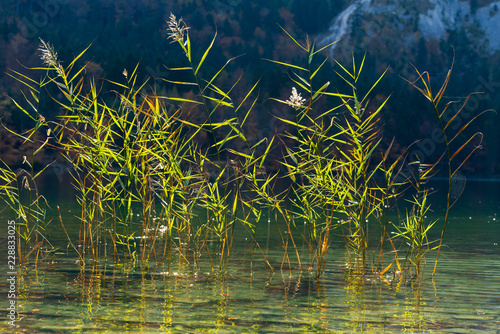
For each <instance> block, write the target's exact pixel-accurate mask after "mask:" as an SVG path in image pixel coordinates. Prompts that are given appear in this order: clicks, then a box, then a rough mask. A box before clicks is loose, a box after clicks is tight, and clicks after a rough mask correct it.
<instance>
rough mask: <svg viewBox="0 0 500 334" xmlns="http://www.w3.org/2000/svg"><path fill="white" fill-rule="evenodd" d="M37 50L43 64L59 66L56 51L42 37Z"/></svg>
mask: <svg viewBox="0 0 500 334" xmlns="http://www.w3.org/2000/svg"><path fill="white" fill-rule="evenodd" d="M38 51H40V58H41V59H42V61H43V64H44V65H46V66H50V67H57V68H59V61H58V60H57V52H56V51H55V50H54V46H52V45H51V44H50V43H46V42H45V41H44V40H43V39H41V38H40V46H39V47H38Z"/></svg>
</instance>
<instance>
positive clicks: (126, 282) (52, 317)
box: [0, 182, 500, 333]
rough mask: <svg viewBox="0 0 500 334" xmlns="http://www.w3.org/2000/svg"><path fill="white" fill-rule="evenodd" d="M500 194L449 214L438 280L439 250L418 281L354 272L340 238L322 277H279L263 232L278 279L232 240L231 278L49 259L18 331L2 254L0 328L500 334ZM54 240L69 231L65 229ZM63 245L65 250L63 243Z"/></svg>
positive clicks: (481, 195) (473, 197) (27, 292)
mask: <svg viewBox="0 0 500 334" xmlns="http://www.w3.org/2000/svg"><path fill="white" fill-rule="evenodd" d="M499 187H500V183H492V182H489V183H482V182H481V183H480V182H478V183H475V184H472V185H469V189H470V190H469V191H468V192H466V193H465V194H464V197H463V198H461V199H460V202H459V203H458V204H457V207H456V208H455V211H454V213H453V214H452V217H451V218H450V222H449V227H448V231H447V236H446V247H445V248H443V251H442V254H441V257H440V262H439V266H438V273H437V275H436V276H435V277H434V278H433V277H432V276H431V273H432V267H433V260H434V256H435V254H434V253H429V254H428V255H427V259H428V264H427V266H426V268H425V274H424V276H423V278H422V281H421V283H420V284H416V282H407V283H400V284H396V283H394V282H391V280H390V277H387V278H386V279H381V278H379V277H377V276H371V275H369V276H366V277H364V278H359V277H352V276H349V275H348V274H347V272H346V266H345V264H346V261H347V260H346V254H345V251H344V248H343V242H342V240H341V239H340V238H338V237H337V238H336V240H335V241H334V242H333V244H332V245H331V247H330V249H329V254H328V263H327V266H326V270H325V274H324V276H323V277H322V278H321V279H319V280H317V279H316V278H315V277H314V275H313V274H310V273H309V272H308V271H307V270H306V271H302V272H300V271H298V270H293V271H289V270H283V271H280V264H281V261H282V257H283V249H282V245H281V243H280V242H277V240H276V239H275V238H273V236H271V237H270V238H269V239H267V235H266V233H264V232H265V231H266V228H265V226H264V228H263V230H264V232H263V233H262V240H261V241H260V244H261V246H262V250H263V252H264V253H265V254H266V256H267V258H268V259H269V262H270V263H271V265H272V266H273V268H274V272H272V271H271V270H269V268H268V266H267V265H266V263H265V261H264V260H263V257H262V256H260V255H259V254H258V252H256V253H255V260H254V263H253V267H251V265H250V254H249V250H248V247H247V246H248V245H247V244H246V243H245V240H244V237H243V238H241V239H242V240H241V243H239V244H236V245H234V249H235V251H234V253H233V254H232V255H231V260H230V263H229V266H228V268H229V269H228V271H227V273H226V274H219V273H214V272H212V271H211V270H210V268H209V266H208V265H207V262H206V261H203V260H206V258H201V263H202V264H201V266H200V268H195V266H194V265H193V264H192V263H186V262H185V261H180V260H179V259H172V261H170V262H168V261H166V262H164V263H163V264H161V265H156V266H155V265H152V264H151V265H150V266H149V267H147V268H144V269H141V266H140V265H138V264H135V265H134V264H131V263H128V264H120V265H116V264H113V263H112V261H108V262H107V263H105V262H103V263H101V264H100V265H99V266H97V267H92V266H86V267H80V266H79V265H78V264H77V263H76V258H71V257H67V256H65V255H62V254H60V255H55V256H51V257H46V258H44V260H43V261H42V262H41V263H40V264H39V266H38V267H37V268H34V267H32V266H31V267H28V268H27V269H26V270H25V272H24V274H23V275H18V276H17V282H16V284H17V288H18V290H19V295H18V298H17V306H18V314H19V318H18V319H17V320H16V322H15V324H16V328H15V329H13V328H12V327H11V326H9V325H8V324H7V317H6V307H7V303H8V300H7V298H6V297H5V296H6V293H7V292H6V291H7V290H8V286H7V284H6V283H5V282H6V279H4V277H5V275H4V274H3V273H6V272H7V271H8V269H7V268H6V264H7V263H6V261H5V260H3V257H4V256H2V261H3V262H2V263H0V272H2V281H1V282H0V289H1V291H0V292H1V294H0V296H1V297H0V308H1V313H0V316H1V318H0V331H5V332H7V333H9V332H12V333H13V332H15V331H17V332H20V333H85V332H96V333H99V332H102V333H198V332H213V333H315V332H319V333H322V332H335V333H338V332H366V333H381V332H382V333H400V332H405V331H406V332H410V333H412V332H417V333H420V332H422V333H423V332H425V333H434V332H435V333H437V332H439V333H442V332H444V333H475V332H478V333H479V332H481V333H499V332H500V248H499V247H500V246H499V245H498V244H500V215H498V213H499V211H500V210H499V205H500V202H499V192H498V188H499ZM439 205H440V204H439V202H437V204H436V208H435V210H436V214H439V213H440V208H439ZM436 233H438V232H436ZM53 235H54V238H56V237H57V236H60V235H61V234H60V231H59V229H58V228H57V226H54V231H53ZM56 239H57V238H56ZM5 244H6V243H5V242H2V243H1V244H0V247H2V254H3V249H5ZM59 247H60V249H61V250H62V251H65V249H66V244H65V243H64V242H61V245H59ZM291 259H293V258H292V256H291Z"/></svg>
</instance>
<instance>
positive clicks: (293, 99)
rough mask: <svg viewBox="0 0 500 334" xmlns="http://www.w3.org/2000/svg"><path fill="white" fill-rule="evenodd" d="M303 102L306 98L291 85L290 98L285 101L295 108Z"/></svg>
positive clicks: (298, 107)
mask: <svg viewBox="0 0 500 334" xmlns="http://www.w3.org/2000/svg"><path fill="white" fill-rule="evenodd" d="M304 102H306V99H304V98H303V97H302V96H300V93H297V89H296V88H295V87H292V95H290V98H289V99H288V100H287V101H286V103H287V104H288V105H289V106H291V107H293V108H294V109H295V110H297V109H300V107H302V106H303V105H304Z"/></svg>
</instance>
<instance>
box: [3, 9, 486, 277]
mask: <svg viewBox="0 0 500 334" xmlns="http://www.w3.org/2000/svg"><path fill="white" fill-rule="evenodd" d="M168 27H169V28H168V34H169V39H171V40H172V42H173V43H174V44H175V45H176V47H177V48H178V50H179V52H180V55H181V57H179V59H180V61H179V62H180V63H179V65H178V67H175V68H170V69H169V71H171V73H172V76H171V78H179V79H172V80H164V81H165V84H166V85H167V86H168V87H169V88H173V87H182V88H183V89H184V91H189V94H186V95H180V96H172V95H169V94H166V95H165V96H162V95H159V94H158V93H157V89H156V87H155V86H154V85H152V86H151V85H149V83H148V80H146V81H145V82H139V81H138V76H137V72H138V67H139V64H138V65H137V66H136V67H135V68H134V69H133V70H132V71H131V72H130V73H129V72H128V71H127V70H126V69H125V70H124V71H123V78H122V81H120V82H114V81H107V82H106V84H107V85H110V87H111V88H110V90H109V91H108V92H106V93H107V94H103V93H102V87H103V86H102V83H101V82H102V81H100V80H97V79H96V78H88V77H87V73H86V66H87V65H86V64H84V65H79V63H80V61H79V60H80V59H81V58H82V57H83V55H84V54H85V53H86V52H87V50H88V49H89V48H90V46H89V47H87V48H86V49H85V50H83V51H82V52H81V53H80V54H79V55H77V56H76V57H75V58H74V59H73V60H72V61H71V62H70V63H69V64H68V65H66V66H63V65H62V64H63V63H62V62H61V61H60V60H59V59H58V56H57V53H56V51H55V49H54V47H53V46H52V45H50V44H48V43H46V42H44V41H41V45H40V52H41V55H42V61H43V64H44V67H42V68H35V69H32V70H42V71H43V73H44V75H43V77H42V79H41V80H40V81H35V80H33V79H30V78H29V77H28V76H25V75H23V74H20V73H17V72H14V73H12V74H11V75H12V76H13V77H15V78H16V79H17V80H19V81H20V82H21V83H23V84H24V86H25V87H26V89H27V91H28V94H25V100H26V103H27V104H28V105H29V106H30V108H31V109H30V110H34V113H33V112H28V111H26V109H25V108H23V107H22V106H21V104H20V103H17V102H16V101H15V103H16V105H17V106H18V108H19V109H20V110H21V111H22V112H24V113H26V114H27V115H28V116H29V117H30V118H31V119H32V121H33V122H34V124H35V126H34V128H33V129H32V130H30V131H28V132H27V133H24V134H19V136H21V137H22V138H24V139H25V141H26V143H27V144H29V145H31V146H32V155H31V158H30V160H29V161H30V162H28V159H26V163H27V164H28V166H29V167H30V168H29V169H26V170H24V169H23V170H22V171H20V172H18V173H17V174H16V173H15V172H13V171H12V170H10V168H9V166H7V165H6V164H4V167H2V168H0V172H1V173H0V180H1V182H2V184H1V188H0V194H1V195H2V197H3V198H4V201H5V202H6V203H7V204H8V205H9V207H10V208H11V209H12V210H13V211H14V212H15V213H16V214H17V215H18V216H19V217H20V218H21V220H22V222H23V223H22V224H20V225H19V226H20V227H19V230H18V236H19V238H21V239H23V240H24V243H23V245H24V246H23V247H24V249H21V248H20V249H19V250H18V251H19V255H20V256H21V255H22V258H23V259H27V258H28V256H29V255H30V253H29V252H27V249H28V247H32V249H37V252H38V251H39V250H38V249H39V248H40V246H41V243H43V242H46V240H45V239H44V238H43V237H42V233H41V231H43V227H44V226H45V225H46V224H47V219H46V216H47V214H46V213H47V207H48V204H47V203H46V201H45V200H44V197H43V196H42V195H40V194H38V191H37V188H36V182H35V181H36V179H37V178H38V177H39V176H40V175H41V173H42V172H43V171H44V170H45V169H46V168H47V167H48V166H45V167H44V168H43V169H41V170H40V171H36V170H35V169H34V168H33V167H32V166H33V162H34V159H35V155H36V154H37V153H39V152H40V151H41V150H42V149H47V148H50V149H55V150H57V151H58V152H59V154H60V155H61V156H62V157H64V158H65V159H66V161H67V163H68V164H69V166H70V167H71V175H72V178H73V187H74V190H75V193H76V195H77V201H78V204H79V205H80V209H81V211H80V213H79V216H78V222H79V224H80V228H79V235H78V236H77V237H76V236H70V235H69V234H68V233H67V231H66V228H65V227H64V224H63V228H64V231H65V233H66V235H67V237H68V239H70V240H69V243H70V244H71V245H72V246H73V248H74V250H75V251H76V252H77V254H78V256H79V260H80V263H81V264H82V265H85V264H86V263H92V264H96V263H98V262H99V261H101V260H104V261H106V260H107V259H108V257H109V258H111V257H112V258H113V261H115V262H118V261H121V262H130V263H131V264H132V265H134V264H135V263H136V262H137V263H139V264H140V265H141V267H142V268H143V269H144V268H146V267H147V266H148V265H149V264H151V263H153V264H156V263H159V262H166V263H167V264H170V263H172V261H173V258H174V257H176V258H177V259H178V260H179V261H180V262H182V263H183V265H185V264H192V265H193V266H194V268H200V261H202V260H201V258H202V254H205V257H204V258H206V259H207V260H205V261H208V262H209V263H210V266H211V268H212V270H214V271H215V270H218V271H220V272H225V271H226V270H227V268H228V265H229V263H230V258H231V254H232V251H233V245H234V242H235V235H236V234H237V233H236V229H237V228H238V229H243V230H244V231H245V235H246V236H249V237H250V241H249V245H250V246H249V247H250V253H251V264H250V268H253V259H254V252H255V250H257V249H258V250H259V251H260V253H261V255H262V257H263V258H264V260H265V262H266V265H267V266H268V267H269V269H270V270H271V271H273V270H274V268H273V266H272V265H271V263H270V262H269V261H268V259H267V258H266V254H265V250H263V249H262V248H261V246H260V244H259V242H258V239H259V236H258V235H257V233H256V226H257V224H259V223H260V222H261V221H262V217H263V216H265V214H266V212H267V216H268V224H270V223H271V220H273V221H274V222H275V223H276V227H277V231H278V233H279V234H280V239H281V242H282V245H283V258H282V262H281V267H280V268H281V269H284V268H285V267H288V269H290V270H291V269H292V268H293V267H294V266H295V263H294V262H296V265H297V266H298V268H299V269H301V270H305V269H307V270H310V271H314V272H315V275H316V277H320V276H321V275H322V274H323V273H324V271H325V268H326V264H327V255H328V252H329V251H330V252H331V250H330V245H331V242H332V239H333V238H334V237H339V238H343V240H344V243H345V247H346V249H347V254H348V270H349V272H350V273H351V274H352V275H354V276H363V275H365V274H367V273H370V272H371V273H377V274H378V275H379V276H380V277H382V275H383V274H385V273H386V272H388V271H389V270H390V268H394V270H393V276H394V279H396V278H398V279H401V280H406V279H411V278H412V277H413V276H415V275H416V276H418V277H420V276H421V275H422V272H423V265H424V264H425V254H426V253H427V252H428V251H429V250H430V244H431V243H432V241H431V242H429V240H428V238H427V235H428V233H429V231H430V230H431V228H433V227H434V226H435V222H430V223H429V222H427V221H426V219H425V217H426V213H427V212H428V210H429V207H430V204H429V195H430V191H429V189H426V188H425V184H426V181H427V180H429V179H430V177H431V176H432V175H433V173H435V171H436V169H437V165H438V163H439V161H440V160H441V159H442V158H443V156H441V158H439V160H438V161H437V162H435V163H434V164H428V165H424V164H420V163H418V168H417V172H416V173H410V174H408V173H405V172H406V171H404V165H405V164H404V162H405V159H406V157H407V154H406V151H404V152H403V153H401V154H399V155H396V158H392V157H393V156H394V152H393V144H394V140H392V142H391V143H390V144H389V145H388V146H387V147H383V144H382V143H383V141H382V139H383V133H382V125H381V121H380V118H381V115H382V113H383V110H384V107H385V105H386V103H387V102H388V100H389V97H388V98H386V99H384V100H383V101H381V102H379V103H374V102H371V96H372V95H373V92H374V90H375V88H376V87H377V85H378V84H379V83H380V82H381V80H382V79H383V78H384V76H385V74H386V72H387V71H384V72H383V73H382V74H381V76H380V77H379V78H378V79H377V80H376V81H375V82H374V83H373V84H371V85H370V86H368V87H369V88H368V89H367V90H366V91H361V90H362V89H360V88H359V87H360V86H361V85H360V83H361V82H362V81H363V79H362V74H363V69H364V64H365V59H366V58H365V57H366V55H365V56H364V57H363V58H362V59H361V61H357V60H356V59H355V58H354V57H353V59H352V68H351V69H349V70H348V69H347V67H346V66H344V65H342V64H340V63H338V62H336V66H337V68H339V70H338V71H336V74H337V76H338V78H340V80H341V81H342V82H344V84H345V86H346V87H348V88H347V93H339V92H338V91H335V89H337V88H333V89H332V85H331V84H330V82H319V80H318V78H319V75H318V74H319V73H321V71H322V70H324V69H325V68H326V67H327V64H329V63H328V57H324V58H321V59H319V60H318V57H320V56H321V55H322V51H324V50H325V49H326V48H328V46H329V45H327V46H324V47H323V48H320V49H317V50H316V45H315V44H314V43H313V42H312V41H311V40H309V39H308V38H307V39H306V40H305V42H304V43H300V42H298V41H297V40H296V39H295V38H294V37H293V36H292V35H290V34H289V33H288V32H287V31H285V30H284V29H283V31H284V33H285V35H286V36H287V37H288V38H291V39H292V40H293V42H294V43H295V44H296V45H297V47H298V48H299V49H300V50H301V51H302V52H303V55H304V58H303V63H302V64H289V63H286V62H283V61H279V60H268V61H270V62H272V63H274V64H276V65H279V66H282V67H283V68H284V69H286V70H287V71H288V74H289V77H290V79H291V95H290V97H289V99H288V100H281V99H277V98H273V99H271V100H272V101H274V102H278V103H282V104H285V105H286V106H288V107H289V108H292V109H293V110H294V111H295V117H294V119H293V120H290V119H285V118H283V117H277V119H278V121H280V122H283V123H285V124H286V125H287V126H289V127H291V128H292V129H293V130H292V131H290V132H287V133H277V134H275V135H274V136H273V137H272V138H260V140H259V141H258V142H256V143H253V142H251V140H249V139H248V136H247V133H246V122H247V120H248V119H249V115H250V114H251V112H252V111H253V110H254V108H255V106H256V104H257V102H258V100H259V93H258V86H259V81H257V82H255V83H254V84H253V86H252V87H250V88H249V89H248V90H247V92H246V93H245V94H244V95H242V96H237V97H236V96H234V93H233V91H234V89H235V87H236V86H237V85H238V84H239V82H240V78H237V77H236V78H235V79H232V81H230V82H222V76H221V75H220V74H221V73H222V72H223V71H226V70H228V67H229V66H230V64H231V63H232V62H234V61H235V60H236V58H232V59H229V60H228V61H227V62H226V63H225V64H223V65H222V66H221V67H220V69H219V70H218V71H216V72H215V73H210V74H209V73H206V72H207V71H206V70H205V68H204V66H203V64H204V62H205V60H206V59H207V57H210V53H211V50H212V48H213V46H214V43H215V42H216V39H217V33H215V34H214V37H213V39H212V40H211V42H210V43H209V45H208V46H207V47H206V48H204V49H202V50H201V51H202V52H200V53H198V52H195V51H193V50H194V49H195V46H194V45H192V44H191V39H190V35H189V32H190V29H189V27H188V26H187V24H186V23H185V22H184V21H183V20H182V19H177V18H176V17H175V16H174V15H171V16H170V20H169V22H168ZM195 54H201V55H202V56H201V58H200V59H195V57H194V56H193V55H195ZM417 73H418V75H419V80H421V81H422V82H423V84H424V87H425V88H419V87H418V86H417V82H418V80H417V81H415V82H410V83H411V84H412V85H414V86H415V87H417V89H419V91H420V92H421V93H423V94H424V95H425V96H426V97H427V98H428V99H429V100H430V101H431V103H432V105H433V108H434V110H435V112H436V115H437V116H438V119H439V121H440V125H441V128H442V131H443V133H444V134H445V144H446V152H445V153H446V154H447V157H448V169H449V178H450V181H451V178H452V177H453V176H454V175H455V174H456V172H457V171H458V170H459V168H460V167H461V166H462V165H463V164H464V163H465V161H466V160H467V159H468V158H469V157H470V156H471V154H472V153H473V151H475V149H477V147H476V146H474V147H472V149H471V150H470V152H469V154H468V155H467V156H466V158H465V159H462V160H461V161H460V162H459V163H458V166H457V167H455V168H454V169H452V162H453V163H456V161H455V160H457V159H458V158H457V154H458V153H460V152H462V151H463V150H464V149H465V148H466V147H468V145H471V144H472V141H473V139H474V138H477V137H481V135H480V134H479V133H477V134H474V135H473V136H472V137H470V138H469V139H468V140H466V142H465V144H463V145H461V146H459V147H458V148H457V149H455V151H452V149H451V145H452V144H454V142H455V140H456V139H457V137H458V136H459V135H460V134H461V133H462V132H463V131H464V130H465V128H466V127H468V125H469V124H470V122H469V123H467V124H466V125H465V126H464V127H463V128H462V129H460V130H459V131H458V133H455V134H454V135H450V134H449V128H450V127H449V125H450V123H451V122H452V121H453V119H454V118H456V117H457V116H458V113H459V112H460V110H462V109H463V106H462V108H460V110H459V111H458V112H457V113H456V114H455V115H454V116H453V117H452V118H451V120H449V121H448V122H444V119H443V115H444V112H445V111H446V109H447V108H448V106H449V105H450V103H448V104H447V105H446V107H445V108H444V110H443V111H438V104H439V102H440V100H441V98H442V97H443V94H444V91H445V89H446V86H447V84H448V81H449V76H450V75H449V74H448V77H447V78H446V81H445V84H444V85H443V86H442V87H441V89H440V91H439V92H438V94H437V95H433V94H432V92H431V90H430V83H429V78H428V77H427V79H426V80H425V77H424V75H422V74H420V73H419V72H418V71H417ZM450 73H451V72H450ZM221 87H230V88H229V89H227V90H223V89H222V88H221ZM54 90H55V91H56V92H58V93H59V94H54V93H51V92H53V91H54ZM42 93H46V94H48V95H49V97H51V98H52V100H53V101H54V103H56V104H57V105H58V106H59V108H60V109H61V111H62V113H61V115H60V116H59V117H58V118H57V119H56V120H49V121H47V120H45V119H44V118H43V116H41V114H40V113H39V111H38V107H37V106H38V101H39V98H40V95H41V94H42ZM109 93H111V94H109ZM303 95H304V96H303ZM109 96H112V98H110V97H109ZM325 106H327V107H325ZM221 115H225V118H224V117H222V116H221ZM227 115H230V116H229V117H227ZM474 119H475V118H474ZM42 129H43V130H44V131H45V132H46V136H42V137H40V136H39V135H38V133H40V132H41V131H42ZM450 138H451V139H450ZM277 146H278V147H281V148H283V154H282V156H281V160H280V163H281V166H282V167H283V168H282V170H279V171H275V172H267V171H266V169H265V167H266V162H267V160H268V156H270V154H271V152H272V153H273V154H275V149H276V147H277ZM457 161H458V160H457ZM281 178H285V179H287V180H288V182H289V183H290V187H289V188H288V189H286V190H284V191H283V192H281V193H276V192H275V185H276V183H277V182H281ZM24 188H25V190H23V189H24ZM409 194H410V195H409ZM408 196H411V199H410V200H409V202H408V203H409V206H410V208H409V209H406V206H405V210H406V214H405V215H404V216H401V217H399V221H398V223H397V224H389V216H390V215H394V214H395V213H397V212H399V211H400V208H399V205H400V204H399V203H400V202H401V201H399V199H400V198H408ZM403 203H405V202H404V201H403ZM452 206H453V203H451V202H450V196H449V194H448V205H447V210H446V217H445V221H444V227H443V229H442V234H441V239H440V241H439V246H438V247H437V256H439V251H440V248H441V245H442V243H443V239H444V231H445V228H446V224H447V221H448V214H449V210H450V208H451V207H452ZM58 210H59V207H58ZM59 219H60V221H61V223H62V218H61V214H60V213H59ZM372 224H378V225H380V230H381V235H380V243H379V245H377V246H372V245H370V242H369V241H370V240H371V238H370V229H371V225H372ZM392 226H394V227H392ZM390 232H393V233H392V234H391V233H390ZM73 241H74V242H73ZM301 243H302V245H304V249H301V247H300V244H301ZM387 243H389V244H390V250H389V252H390V253H391V254H393V255H394V256H393V259H392V260H391V262H390V263H389V264H387V263H384V254H385V253H386V248H387V246H386V245H387ZM19 244H20V245H21V243H19ZM33 245H34V246H35V248H33ZM75 245H76V246H75ZM304 250H305V253H306V256H304ZM371 250H378V256H376V255H375V251H373V252H371ZM292 253H293V256H290V255H289V254H292ZM293 257H295V258H296V261H295V260H293ZM304 259H307V260H304ZM436 265H437V258H436ZM434 271H435V268H434Z"/></svg>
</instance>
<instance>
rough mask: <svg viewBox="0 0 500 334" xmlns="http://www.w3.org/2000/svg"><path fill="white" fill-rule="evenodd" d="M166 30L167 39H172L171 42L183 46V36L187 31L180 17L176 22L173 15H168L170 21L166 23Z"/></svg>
mask: <svg viewBox="0 0 500 334" xmlns="http://www.w3.org/2000/svg"><path fill="white" fill-rule="evenodd" d="M167 24H168V30H169V31H170V32H169V33H168V38H169V39H172V43H173V42H180V43H182V44H184V43H185V42H184V34H185V32H186V31H187V30H188V29H189V27H188V26H187V25H186V22H184V21H183V20H182V17H181V18H180V19H179V20H177V18H176V17H175V15H174V14H172V13H170V20H169V21H168V22H167Z"/></svg>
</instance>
